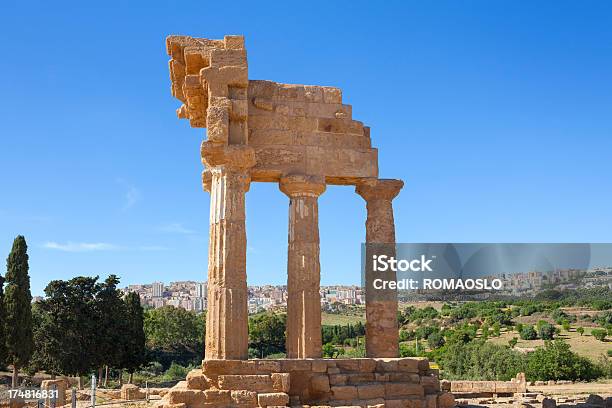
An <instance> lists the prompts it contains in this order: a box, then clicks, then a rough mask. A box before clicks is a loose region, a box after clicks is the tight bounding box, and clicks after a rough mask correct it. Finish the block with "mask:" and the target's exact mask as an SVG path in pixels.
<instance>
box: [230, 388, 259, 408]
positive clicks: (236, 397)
mask: <svg viewBox="0 0 612 408" xmlns="http://www.w3.org/2000/svg"><path fill="white" fill-rule="evenodd" d="M231 398H232V404H236V405H239V406H243V407H256V406H257V393H256V392H253V391H246V390H237V391H232V392H231Z"/></svg>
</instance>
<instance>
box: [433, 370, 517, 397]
mask: <svg viewBox="0 0 612 408" xmlns="http://www.w3.org/2000/svg"><path fill="white" fill-rule="evenodd" d="M441 389H442V391H450V392H452V393H453V395H455V396H457V397H460V398H478V397H498V396H499V397H503V396H513V395H514V394H520V393H525V392H527V381H526V380H525V374H524V373H518V374H517V376H516V378H513V379H512V380H510V381H443V382H442V385H441Z"/></svg>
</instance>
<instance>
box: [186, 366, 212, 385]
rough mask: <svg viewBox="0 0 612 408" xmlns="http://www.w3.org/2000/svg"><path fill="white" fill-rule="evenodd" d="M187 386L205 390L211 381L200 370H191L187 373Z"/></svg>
mask: <svg viewBox="0 0 612 408" xmlns="http://www.w3.org/2000/svg"><path fill="white" fill-rule="evenodd" d="M186 381H187V388H189V389H192V390H205V389H207V388H209V387H210V386H211V381H210V379H209V378H208V377H206V376H205V375H204V373H203V371H202V370H200V369H196V370H191V371H190V372H189V373H187V379H186Z"/></svg>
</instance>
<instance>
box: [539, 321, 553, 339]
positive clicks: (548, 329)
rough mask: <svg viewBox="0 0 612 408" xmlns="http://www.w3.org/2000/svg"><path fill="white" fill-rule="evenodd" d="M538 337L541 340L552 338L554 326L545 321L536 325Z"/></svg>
mask: <svg viewBox="0 0 612 408" xmlns="http://www.w3.org/2000/svg"><path fill="white" fill-rule="evenodd" d="M538 337H539V338H541V339H542V340H552V339H553V338H554V337H555V327H554V326H553V325H551V324H549V323H546V322H544V323H543V324H540V325H538Z"/></svg>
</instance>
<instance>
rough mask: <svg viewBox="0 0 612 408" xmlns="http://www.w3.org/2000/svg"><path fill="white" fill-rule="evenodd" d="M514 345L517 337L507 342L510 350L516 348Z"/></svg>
mask: <svg viewBox="0 0 612 408" xmlns="http://www.w3.org/2000/svg"><path fill="white" fill-rule="evenodd" d="M516 343H518V337H513V338H511V339H510V340H508V345H509V346H510V348H514V347H515V346H516Z"/></svg>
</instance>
